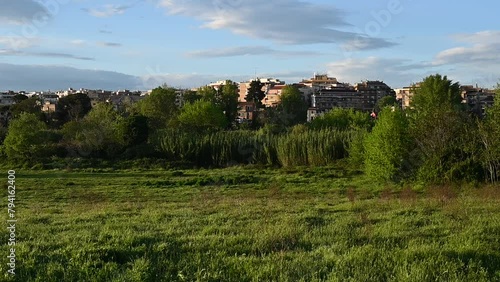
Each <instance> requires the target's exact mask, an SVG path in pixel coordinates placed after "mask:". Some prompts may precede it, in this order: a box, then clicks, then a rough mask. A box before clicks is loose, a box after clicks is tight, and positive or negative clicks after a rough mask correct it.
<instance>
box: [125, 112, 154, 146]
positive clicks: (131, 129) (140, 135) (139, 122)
mask: <svg viewBox="0 0 500 282" xmlns="http://www.w3.org/2000/svg"><path fill="white" fill-rule="evenodd" d="M121 130H122V133H123V136H124V137H125V140H124V141H125V145H126V146H136V145H140V144H144V143H146V142H147V141H148V134H149V130H148V118H147V117H145V116H141V115H130V116H128V117H126V118H124V120H123V122H122V129H121Z"/></svg>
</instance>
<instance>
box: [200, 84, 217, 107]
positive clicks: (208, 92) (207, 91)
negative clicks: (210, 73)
mask: <svg viewBox="0 0 500 282" xmlns="http://www.w3.org/2000/svg"><path fill="white" fill-rule="evenodd" d="M198 95H199V96H200V97H201V99H202V100H204V101H208V102H211V103H213V104H214V105H218V104H219V103H220V97H219V92H218V91H217V90H216V89H215V88H213V87H211V86H203V87H200V88H199V89H198Z"/></svg>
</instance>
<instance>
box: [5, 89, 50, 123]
mask: <svg viewBox="0 0 500 282" xmlns="http://www.w3.org/2000/svg"><path fill="white" fill-rule="evenodd" d="M23 96H24V95H23ZM10 110H11V113H12V116H13V117H18V116H19V115H20V114H21V113H29V114H35V115H36V116H37V118H38V119H40V120H43V119H44V117H43V113H42V109H41V102H40V99H38V98H37V97H31V98H28V99H23V100H20V101H19V102H18V103H16V104H14V105H12V106H11V108H10Z"/></svg>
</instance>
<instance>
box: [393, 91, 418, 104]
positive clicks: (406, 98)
mask: <svg viewBox="0 0 500 282" xmlns="http://www.w3.org/2000/svg"><path fill="white" fill-rule="evenodd" d="M412 89H413V88H412V87H403V88H398V89H394V91H395V92H396V100H398V101H399V103H400V104H401V108H403V109H406V108H409V107H410V102H411V99H412V98H413V94H414V92H413V90H412Z"/></svg>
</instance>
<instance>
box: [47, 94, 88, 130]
mask: <svg viewBox="0 0 500 282" xmlns="http://www.w3.org/2000/svg"><path fill="white" fill-rule="evenodd" d="M91 109H92V103H91V101H90V98H89V96H87V94H83V93H78V94H72V95H68V96H66V97H62V98H60V99H59V101H58V102H57V107H56V112H55V118H56V119H57V121H58V125H59V126H62V125H63V124H65V123H66V122H68V121H72V120H80V119H82V118H83V117H84V116H85V115H86V114H87V113H88V112H89V111H90V110H91Z"/></svg>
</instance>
